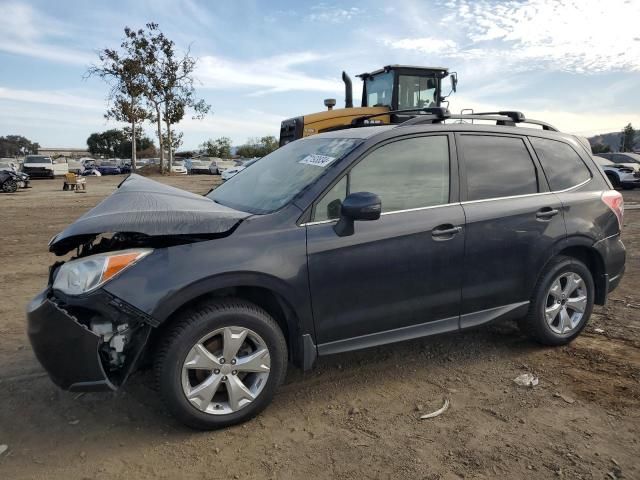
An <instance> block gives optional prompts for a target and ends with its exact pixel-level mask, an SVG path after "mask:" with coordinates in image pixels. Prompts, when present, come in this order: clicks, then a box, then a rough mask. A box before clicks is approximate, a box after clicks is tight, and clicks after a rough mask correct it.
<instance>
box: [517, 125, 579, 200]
mask: <svg viewBox="0 0 640 480" xmlns="http://www.w3.org/2000/svg"><path fill="white" fill-rule="evenodd" d="M529 140H530V141H531V145H532V146H533V149H534V150H535V152H536V155H538V159H539V160H540V164H541V165H542V169H543V170H544V173H545V175H546V177H547V181H548V182H549V186H550V187H551V190H566V189H567V188H571V187H575V186H576V185H579V184H581V183H583V182H585V181H587V180H589V179H590V178H591V172H590V171H589V169H588V168H587V166H586V165H585V163H584V162H583V161H582V159H581V158H580V156H579V155H578V154H577V153H576V151H575V150H574V149H573V148H571V147H570V146H569V145H567V144H566V143H564V142H559V141H557V140H549V139H547V138H535V137H530V138H529Z"/></svg>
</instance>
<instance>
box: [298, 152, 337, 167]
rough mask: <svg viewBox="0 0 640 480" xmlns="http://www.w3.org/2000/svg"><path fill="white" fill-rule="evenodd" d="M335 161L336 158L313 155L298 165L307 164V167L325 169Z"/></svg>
mask: <svg viewBox="0 0 640 480" xmlns="http://www.w3.org/2000/svg"><path fill="white" fill-rule="evenodd" d="M335 159H336V157H328V156H326V155H316V154H312V155H307V156H306V157H304V158H303V159H302V160H300V161H299V162H298V163H304V164H307V165H315V166H316V167H323V168H324V167H326V166H327V165H329V164H330V163H331V162H333V161H334V160H335Z"/></svg>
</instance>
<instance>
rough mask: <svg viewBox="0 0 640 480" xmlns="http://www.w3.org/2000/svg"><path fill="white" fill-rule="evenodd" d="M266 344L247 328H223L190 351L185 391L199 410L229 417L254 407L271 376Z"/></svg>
mask: <svg viewBox="0 0 640 480" xmlns="http://www.w3.org/2000/svg"><path fill="white" fill-rule="evenodd" d="M270 369H271V358H270V355H269V349H268V348H267V345H266V343H265V341H264V340H263V339H262V337H260V335H258V334H257V333H256V332H254V331H253V330H250V329H248V328H244V327H235V326H230V327H224V328H219V329H217V330H215V331H213V332H211V333H209V334H207V335H205V336H204V337H202V338H201V339H200V340H198V342H197V343H196V344H195V345H194V346H193V347H192V348H191V349H190V350H189V352H188V353H187V356H186V358H185V360H184V363H183V365H182V390H183V392H184V395H185V396H186V398H187V400H188V401H189V402H190V403H191V404H192V405H193V406H194V407H195V408H197V409H198V410H200V411H202V412H205V413H208V414H212V415H225V414H229V413H234V412H237V411H239V410H241V409H243V408H245V407H246V406H247V405H249V404H251V403H252V402H253V401H254V400H255V399H256V398H257V397H258V396H259V395H260V392H261V391H262V390H263V388H264V387H265V385H266V383H267V379H268V377H269V371H270Z"/></svg>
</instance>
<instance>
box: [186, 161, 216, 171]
mask: <svg viewBox="0 0 640 480" xmlns="http://www.w3.org/2000/svg"><path fill="white" fill-rule="evenodd" d="M189 174H190V175H213V174H214V172H212V171H211V161H209V160H198V159H195V158H194V159H191V166H190V168H189Z"/></svg>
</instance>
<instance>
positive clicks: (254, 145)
mask: <svg viewBox="0 0 640 480" xmlns="http://www.w3.org/2000/svg"><path fill="white" fill-rule="evenodd" d="M277 148H278V140H277V139H276V137H274V136H273V135H269V136H266V137H262V138H250V139H248V140H247V142H246V143H244V144H243V145H240V146H239V147H238V148H237V149H236V153H237V154H238V155H240V156H241V157H245V158H252V157H264V156H265V155H268V154H269V153H271V152H273V151H274V150H276V149H277Z"/></svg>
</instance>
